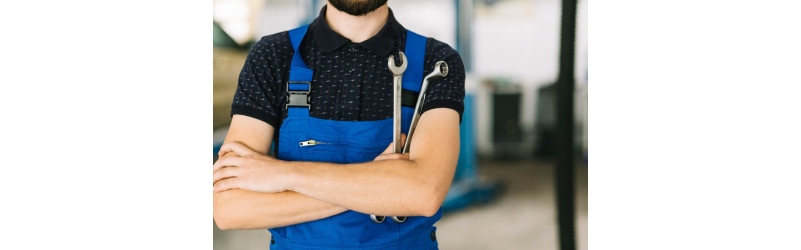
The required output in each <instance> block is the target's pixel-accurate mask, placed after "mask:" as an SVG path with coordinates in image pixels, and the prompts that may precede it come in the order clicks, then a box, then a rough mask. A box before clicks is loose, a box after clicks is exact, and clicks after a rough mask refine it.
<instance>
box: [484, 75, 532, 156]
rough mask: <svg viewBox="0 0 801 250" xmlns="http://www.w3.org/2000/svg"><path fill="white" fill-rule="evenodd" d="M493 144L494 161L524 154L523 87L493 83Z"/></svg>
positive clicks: (500, 82)
mask: <svg viewBox="0 0 801 250" xmlns="http://www.w3.org/2000/svg"><path fill="white" fill-rule="evenodd" d="M493 85H494V86H493V94H492V118H491V119H492V142H493V147H494V148H495V150H493V159H496V160H504V159H516V158H520V157H521V156H522V155H523V154H524V153H523V152H521V151H520V149H522V147H521V144H522V143H523V138H525V136H524V135H523V130H522V129H521V128H520V102H521V100H522V99H523V98H522V96H523V95H522V92H521V87H520V85H518V84H513V83H511V82H508V81H505V80H497V81H494V82H493Z"/></svg>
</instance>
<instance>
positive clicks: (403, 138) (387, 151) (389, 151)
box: [381, 134, 406, 155]
mask: <svg viewBox="0 0 801 250" xmlns="http://www.w3.org/2000/svg"><path fill="white" fill-rule="evenodd" d="M394 144H395V142H390V143H389V146H387V149H384V152H381V154H382V155H383V154H392V153H395V151H394V148H393V146H392V145H394ZM405 144H406V134H401V148H403V145H405Z"/></svg>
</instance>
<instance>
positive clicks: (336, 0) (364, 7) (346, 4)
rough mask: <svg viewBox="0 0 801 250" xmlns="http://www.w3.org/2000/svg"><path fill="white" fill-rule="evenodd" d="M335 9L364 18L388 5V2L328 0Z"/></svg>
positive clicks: (374, 0)
mask: <svg viewBox="0 0 801 250" xmlns="http://www.w3.org/2000/svg"><path fill="white" fill-rule="evenodd" d="M328 2H329V3H331V5H332V6H334V8H336V9H338V10H339V11H342V12H345V13H348V14H350V15H352V16H364V15H366V14H367V13H370V12H373V11H374V10H375V9H378V7H381V6H383V5H384V4H386V3H387V0H328Z"/></svg>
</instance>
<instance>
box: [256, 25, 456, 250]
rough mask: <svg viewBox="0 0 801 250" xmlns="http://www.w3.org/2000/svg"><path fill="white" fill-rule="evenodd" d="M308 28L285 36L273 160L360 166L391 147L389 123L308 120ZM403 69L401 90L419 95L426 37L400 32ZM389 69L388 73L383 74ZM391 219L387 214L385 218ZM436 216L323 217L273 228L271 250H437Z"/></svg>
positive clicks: (407, 111) (407, 117)
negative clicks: (283, 103)
mask: <svg viewBox="0 0 801 250" xmlns="http://www.w3.org/2000/svg"><path fill="white" fill-rule="evenodd" d="M307 28H308V26H303V27H300V28H297V29H294V30H291V31H289V38H290V41H291V42H292V47H293V48H294V50H295V54H294V56H293V57H292V64H291V68H290V71H289V82H288V83H287V93H288V95H289V96H288V98H287V111H288V113H289V114H288V117H287V118H286V119H285V120H284V121H283V123H282V124H281V128H280V129H279V135H278V142H277V146H276V150H277V157H278V158H279V159H282V160H287V161H311V162H331V163H360V162H369V161H372V160H373V159H374V158H375V157H376V156H378V155H379V154H381V152H382V151H383V150H384V149H386V147H387V146H388V145H389V144H390V142H392V118H388V119H384V120H378V121H335V120H325V119H319V118H314V117H311V116H309V109H310V101H309V100H310V99H309V96H310V95H313V94H314V91H313V90H312V89H311V85H312V84H311V82H312V77H313V75H314V72H313V71H312V70H311V69H309V67H308V66H307V65H306V63H305V62H304V61H303V59H302V58H301V56H300V49H299V48H300V43H301V41H302V40H303V37H304V36H305V35H306V31H307ZM406 34H407V35H406V49H405V51H404V53H405V54H406V57H407V61H408V62H407V63H408V66H407V69H406V71H405V72H404V74H403V83H402V86H403V89H404V90H407V91H412V92H419V91H420V85H421V83H422V80H423V63H424V56H425V46H426V38H425V37H423V36H420V35H418V34H415V33H413V32H411V31H408V32H407V33H406ZM387 70H389V69H387ZM401 110H402V116H403V119H402V123H401V124H402V128H401V130H402V131H403V133H406V132H408V131H409V124H410V122H411V118H412V115H413V112H414V108H413V107H406V106H404V107H402V108H401ZM387 216H391V215H387ZM440 217H442V211H441V210H440V211H438V212H437V213H436V214H435V215H434V216H432V217H421V216H413V217H408V218H407V219H406V221H405V222H403V223H397V222H394V221H392V220H390V219H389V217H387V220H385V221H384V222H383V223H375V222H373V221H371V220H370V215H367V214H363V213H359V212H356V211H352V210H349V211H346V212H344V213H341V214H338V215H334V216H331V217H328V218H324V219H320V220H316V221H310V222H306V223H300V224H296V225H291V226H286V227H280V228H273V229H270V233H271V234H272V236H273V240H272V241H271V243H270V248H271V249H437V242H436V238H435V233H434V231H435V230H436V228H435V227H434V226H433V225H434V222H436V221H438V220H439V219H440Z"/></svg>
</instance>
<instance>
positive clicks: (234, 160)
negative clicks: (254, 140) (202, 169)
mask: <svg viewBox="0 0 801 250" xmlns="http://www.w3.org/2000/svg"><path fill="white" fill-rule="evenodd" d="M242 160H243V158H242V157H239V156H228V157H223V158H220V159H219V160H217V162H215V163H214V173H217V171H220V169H222V168H224V167H238V166H241V165H242Z"/></svg>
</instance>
